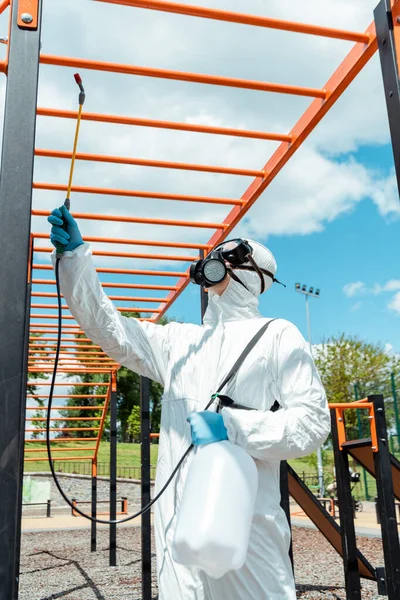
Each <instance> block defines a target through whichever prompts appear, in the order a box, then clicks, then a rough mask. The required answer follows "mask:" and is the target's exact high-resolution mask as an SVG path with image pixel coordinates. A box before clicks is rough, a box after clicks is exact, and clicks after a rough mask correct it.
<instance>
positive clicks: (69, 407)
mask: <svg viewBox="0 0 400 600" xmlns="http://www.w3.org/2000/svg"><path fill="white" fill-rule="evenodd" d="M105 372H106V373H109V372H110V371H109V370H107V371H105ZM63 385H64V384H63ZM74 385H79V384H78V383H74ZM96 385H105V384H98V383H96ZM103 408H104V406H53V407H52V410H78V409H79V410H103ZM26 410H44V411H46V410H48V408H47V406H27V407H26Z"/></svg>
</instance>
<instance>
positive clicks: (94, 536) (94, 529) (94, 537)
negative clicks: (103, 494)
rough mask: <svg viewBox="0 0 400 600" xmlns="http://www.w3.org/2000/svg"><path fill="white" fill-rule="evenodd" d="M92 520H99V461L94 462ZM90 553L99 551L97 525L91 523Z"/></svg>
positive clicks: (93, 522)
mask: <svg viewBox="0 0 400 600" xmlns="http://www.w3.org/2000/svg"><path fill="white" fill-rule="evenodd" d="M91 517H92V519H96V518H97V459H93V461H92V514H91ZM90 537H91V539H90V551H91V552H96V550H97V523H96V521H91V536H90Z"/></svg>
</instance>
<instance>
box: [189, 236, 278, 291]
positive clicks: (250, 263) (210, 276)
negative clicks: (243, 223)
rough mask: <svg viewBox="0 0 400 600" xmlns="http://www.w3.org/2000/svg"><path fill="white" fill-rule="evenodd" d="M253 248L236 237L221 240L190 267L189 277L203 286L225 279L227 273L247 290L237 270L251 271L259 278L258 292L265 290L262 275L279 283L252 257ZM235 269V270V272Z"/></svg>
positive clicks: (245, 241) (209, 285)
mask: <svg viewBox="0 0 400 600" xmlns="http://www.w3.org/2000/svg"><path fill="white" fill-rule="evenodd" d="M252 255H253V248H252V247H251V245H250V244H249V242H248V241H247V240H244V239H241V238H238V239H234V240H228V241H226V242H223V243H222V244H220V245H219V246H217V247H216V248H214V250H212V252H210V254H208V255H207V256H206V258H205V259H203V260H198V261H197V262H195V263H193V264H192V265H191V267H190V279H191V281H192V282H193V283H197V285H201V286H203V287H212V286H213V285H216V284H217V283H220V282H221V281H223V280H224V279H225V277H226V276H227V275H229V276H230V277H232V279H234V280H235V281H237V282H238V283H240V284H241V285H242V286H243V287H245V288H246V289H247V290H248V291H250V290H249V289H248V287H247V286H246V285H245V284H244V283H243V281H241V280H240V278H239V277H238V275H237V273H236V272H237V271H253V272H255V273H257V275H258V276H259V278H260V284H261V289H260V294H262V293H263V292H264V290H265V279H264V275H267V276H268V277H270V278H271V279H272V281H273V282H277V283H280V282H279V281H278V280H277V279H275V277H274V274H273V273H272V272H271V271H268V270H267V269H263V268H261V267H259V266H258V265H257V263H256V261H255V260H254V258H253V256H252ZM235 271H236V272H235Z"/></svg>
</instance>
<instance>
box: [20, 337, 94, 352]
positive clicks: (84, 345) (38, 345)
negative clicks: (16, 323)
mask: <svg viewBox="0 0 400 600" xmlns="http://www.w3.org/2000/svg"><path fill="white" fill-rule="evenodd" d="M30 339H33V340H34V339H40V340H42V341H43V342H51V341H53V342H56V341H57V338H56V337H54V338H45V337H42V338H34V337H33V338H30ZM62 341H67V340H62ZM70 341H71V344H61V346H60V348H61V349H62V350H63V349H69V348H78V349H81V348H95V349H96V348H101V346H95V345H94V344H93V346H92V345H91V344H75V343H73V340H70ZM76 341H77V342H78V341H79V340H76ZM29 347H32V348H39V347H40V344H29ZM45 348H57V344H47V343H46V346H45Z"/></svg>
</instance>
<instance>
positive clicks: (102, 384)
mask: <svg viewBox="0 0 400 600" xmlns="http://www.w3.org/2000/svg"><path fill="white" fill-rule="evenodd" d="M38 385H39V384H38ZM40 385H44V386H51V383H49V382H48V381H44V382H43V383H42V382H40ZM54 385H55V386H62V387H65V383H55V384H54ZM70 385H71V386H74V387H76V386H79V387H98V386H99V385H101V386H102V387H110V383H109V382H108V381H105V382H104V383H103V382H101V381H100V382H99V383H86V382H84V383H81V382H77V383H71V384H70ZM100 408H101V407H100Z"/></svg>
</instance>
